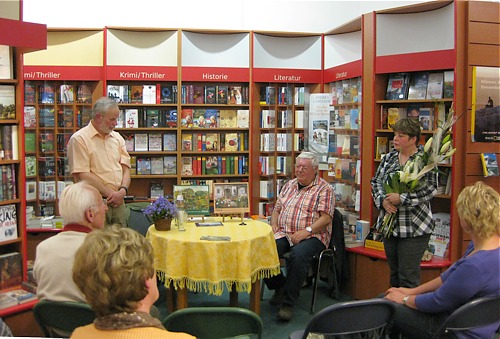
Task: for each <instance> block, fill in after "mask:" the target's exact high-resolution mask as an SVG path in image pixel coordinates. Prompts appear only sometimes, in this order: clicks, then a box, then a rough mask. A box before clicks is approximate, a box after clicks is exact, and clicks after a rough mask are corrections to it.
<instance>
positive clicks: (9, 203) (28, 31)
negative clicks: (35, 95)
mask: <svg viewBox="0 0 500 339" xmlns="http://www.w3.org/2000/svg"><path fill="white" fill-rule="evenodd" d="M0 29H1V30H2V31H7V30H8V31H9V32H12V33H13V34H10V36H9V37H7V36H2V37H0V50H1V51H2V52H1V53H2V54H1V61H0V64H1V65H2V66H0V86H7V88H9V90H8V92H9V94H8V97H10V98H9V100H11V101H10V103H9V106H10V104H12V100H13V105H14V106H12V107H13V108H14V109H13V110H11V109H9V110H8V111H9V112H8V114H5V115H4V114H3V113H5V111H4V112H3V113H2V115H1V118H0V130H1V131H2V132H1V133H2V138H1V140H2V141H1V142H0V143H1V144H2V146H1V147H0V149H2V150H3V151H0V154H1V156H0V168H1V169H2V180H1V182H2V183H1V184H0V185H2V198H0V209H1V210H2V212H1V214H2V232H1V233H2V237H3V238H2V239H0V258H1V259H0V260H1V262H2V263H1V266H2V271H3V272H4V271H5V272H6V273H7V274H6V275H4V274H3V272H2V276H5V277H6V276H8V275H9V276H10V278H9V279H1V280H2V282H1V283H0V286H1V287H0V290H4V289H12V288H21V284H22V282H23V281H25V280H26V278H27V271H28V267H27V254H26V247H27V245H26V244H27V237H26V227H25V225H26V219H27V215H26V202H25V199H24V194H25V188H24V182H25V178H24V171H25V162H24V161H23V158H24V137H23V135H24V126H23V77H22V74H23V64H22V63H23V57H25V56H26V55H28V54H29V52H33V51H36V50H41V49H44V48H46V36H45V35H46V30H47V28H46V26H45V25H40V24H33V23H28V22H22V21H19V20H11V19H4V18H0ZM2 88H4V87H2ZM12 88H13V92H12ZM4 94H5V93H4V92H3V91H2V94H1V95H2V96H3V95H4ZM12 96H13V97H12ZM3 100H4V99H3V98H2V99H1V101H2V103H4V102H3ZM9 137H10V138H9ZM6 139H9V140H6ZM6 145H7V149H6V148H5V146H6ZM9 146H10V147H9ZM4 174H5V175H6V176H7V178H6V177H5V176H4ZM5 188H6V189H5ZM11 212H15V213H14V214H12V213H11ZM34 303H35V302H30V303H26V304H22V305H15V306H11V307H7V308H3V309H1V310H0V316H1V317H2V319H3V320H4V321H5V323H6V324H7V325H8V326H9V327H10V329H11V330H12V332H13V334H14V335H17V336H37V335H41V333H40V331H39V330H38V329H33V327H31V326H30V327H31V328H30V329H27V324H34V323H35V321H34V318H33V316H32V315H31V314H29V312H30V311H29V310H30V309H31V307H32V306H33V304H34Z"/></svg>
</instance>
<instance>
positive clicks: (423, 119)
mask: <svg viewBox="0 0 500 339" xmlns="http://www.w3.org/2000/svg"><path fill="white" fill-rule="evenodd" d="M432 111H433V110H432V108H430V107H422V108H421V109H420V114H419V117H418V122H419V123H420V127H422V130H424V131H432V130H434V114H433V112H432Z"/></svg>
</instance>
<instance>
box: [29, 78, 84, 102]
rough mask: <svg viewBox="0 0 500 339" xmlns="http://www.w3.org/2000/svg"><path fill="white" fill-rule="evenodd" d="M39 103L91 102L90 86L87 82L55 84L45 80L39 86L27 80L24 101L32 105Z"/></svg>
mask: <svg viewBox="0 0 500 339" xmlns="http://www.w3.org/2000/svg"><path fill="white" fill-rule="evenodd" d="M37 102H38V103H40V104H55V103H58V104H72V103H74V102H76V103H82V104H91V103H92V87H91V86H90V85H89V84H84V83H82V84H79V85H77V86H76V89H75V86H74V85H72V84H61V85H56V84H55V83H51V82H45V83H43V84H41V85H39V86H37V85H36V84H34V83H32V82H30V81H27V82H25V84H24V103H25V104H28V105H33V104H35V103H37Z"/></svg>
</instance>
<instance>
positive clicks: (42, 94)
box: [38, 83, 55, 104]
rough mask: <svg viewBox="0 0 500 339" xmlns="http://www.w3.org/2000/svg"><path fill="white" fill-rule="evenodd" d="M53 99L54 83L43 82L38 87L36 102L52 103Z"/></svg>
mask: <svg viewBox="0 0 500 339" xmlns="http://www.w3.org/2000/svg"><path fill="white" fill-rule="evenodd" d="M54 100H55V89H54V85H51V84H49V83H44V84H42V85H40V87H39V88H38V102H39V103H41V104H53V103H54Z"/></svg>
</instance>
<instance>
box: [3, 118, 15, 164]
mask: <svg viewBox="0 0 500 339" xmlns="http://www.w3.org/2000/svg"><path fill="white" fill-rule="evenodd" d="M18 130H19V129H18V127H17V125H0V160H18V159H19V149H18V147H19V145H18V140H17V138H18Z"/></svg>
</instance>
